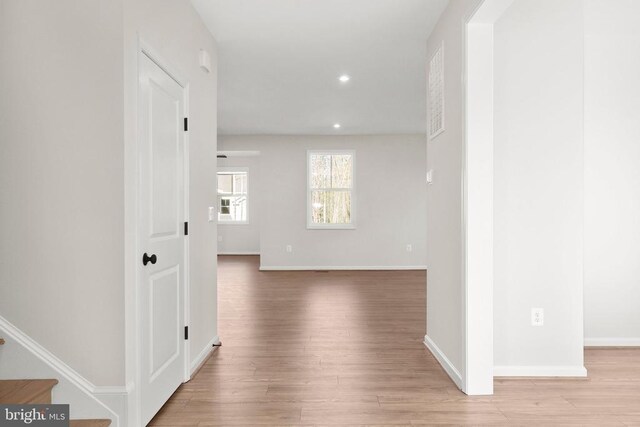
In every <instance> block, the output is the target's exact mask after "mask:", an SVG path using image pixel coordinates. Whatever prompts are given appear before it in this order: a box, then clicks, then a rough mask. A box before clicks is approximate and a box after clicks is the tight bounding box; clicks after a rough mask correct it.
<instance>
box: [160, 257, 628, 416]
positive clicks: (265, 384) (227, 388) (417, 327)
mask: <svg viewBox="0 0 640 427" xmlns="http://www.w3.org/2000/svg"><path fill="white" fill-rule="evenodd" d="M218 289H219V303H218V306H219V316H218V318H219V322H220V324H219V331H220V337H221V339H222V341H223V346H222V347H221V348H220V349H219V350H218V351H217V352H215V353H214V354H213V356H212V357H211V358H210V359H209V360H208V361H207V362H206V364H205V365H204V366H203V367H202V369H201V370H200V371H199V372H198V374H197V375H196V376H195V378H194V379H193V380H191V381H190V382H189V383H187V384H184V385H182V386H181V387H180V388H179V389H178V391H176V393H175V394H174V396H173V397H172V398H171V400H170V401H169V402H168V403H167V404H166V405H165V407H164V408H163V409H162V410H161V411H160V413H158V415H157V416H156V417H155V418H154V420H153V421H152V423H151V425H156V426H214V425H247V426H259V425H278V426H280V425H317V426H321V425H429V424H450V425H461V424H467V425H480V424H485V425H597V426H605V425H637V426H640V349H606V350H603V349H590V350H587V351H586V354H585V357H586V365H587V369H588V370H589V378H588V379H502V380H496V382H495V395H493V396H489V397H468V396H465V395H464V394H463V393H461V392H460V391H459V390H458V389H457V388H456V387H455V385H454V384H453V383H452V382H451V381H450V380H449V378H448V377H447V375H446V374H445V373H444V371H442V369H441V368H440V366H439V365H438V363H437V362H436V360H435V359H434V358H433V356H431V354H430V353H429V352H428V351H427V350H426V349H425V347H424V345H423V344H422V340H423V337H424V332H425V306H426V304H425V273H424V272H423V271H403V272H398V271H394V272H383V271H380V272H364V271H363V272H335V271H332V272H259V271H258V258H257V257H246V256H245V257H240V256H237V257H233V256H225V257H219V284H218Z"/></svg>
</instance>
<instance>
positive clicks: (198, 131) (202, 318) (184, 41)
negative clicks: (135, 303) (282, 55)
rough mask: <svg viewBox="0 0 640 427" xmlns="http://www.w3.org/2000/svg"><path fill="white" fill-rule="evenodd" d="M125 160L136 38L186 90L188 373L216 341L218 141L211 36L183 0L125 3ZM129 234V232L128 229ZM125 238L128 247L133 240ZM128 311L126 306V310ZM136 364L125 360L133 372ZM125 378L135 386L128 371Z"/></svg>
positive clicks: (131, 150)
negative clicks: (205, 59) (201, 59)
mask: <svg viewBox="0 0 640 427" xmlns="http://www.w3.org/2000/svg"><path fill="white" fill-rule="evenodd" d="M124 28H125V39H124V46H125V47H124V49H125V52H124V54H125V68H124V73H125V117H126V121H125V148H126V150H125V162H126V165H127V166H128V169H127V171H133V170H134V166H133V163H135V138H136V129H137V123H136V121H135V117H136V115H137V108H138V106H137V99H136V92H137V88H138V70H137V55H138V52H137V46H138V37H139V38H140V39H141V40H143V41H144V42H145V43H146V44H147V45H149V46H151V48H153V49H154V50H155V51H156V52H157V53H158V54H159V55H160V56H161V57H162V58H163V59H164V61H166V62H167V63H168V64H169V65H170V67H171V69H172V70H175V71H176V72H177V73H178V74H179V75H180V76H182V77H183V78H184V79H186V80H187V81H188V84H189V101H188V105H189V181H190V182H189V254H190V262H189V276H190V302H191V309H190V325H189V340H190V350H191V362H192V367H195V366H196V365H197V363H198V361H199V359H198V357H199V356H200V355H202V354H203V351H207V350H209V349H211V342H212V341H213V340H215V339H216V337H217V294H216V265H217V264H216V252H217V245H216V240H217V239H216V234H217V233H216V224H215V222H209V221H208V208H209V206H216V188H215V182H216V152H217V147H216V144H217V143H216V141H217V120H216V117H217V113H216V109H217V105H216V99H217V49H216V43H215V40H214V39H213V36H212V35H211V34H210V33H209V31H208V30H207V28H206V27H205V26H204V24H203V22H202V20H201V18H200V16H199V15H198V14H197V13H196V11H195V9H194V8H193V7H192V5H191V3H190V2H189V1H188V0H180V1H176V0H131V1H127V2H125V8H124ZM200 49H205V50H206V51H207V52H208V53H209V54H210V55H211V56H212V65H213V72H212V73H205V72H203V71H202V70H201V69H200V67H199V65H198V54H199V51H200ZM126 182H127V184H129V186H128V187H127V192H126V194H125V198H126V201H127V208H128V209H129V210H128V211H127V215H126V219H127V221H128V222H127V225H128V226H131V225H132V224H133V223H135V220H136V217H135V213H134V212H133V211H132V208H133V207H134V206H135V199H134V198H133V195H134V194H133V192H132V190H134V186H132V185H130V184H132V183H133V182H135V181H134V180H133V177H131V176H127V181H126ZM128 229H130V228H128ZM128 237H129V240H127V242H128V243H130V245H129V246H128V248H131V247H133V242H135V236H128ZM128 259H130V260H133V262H132V263H130V264H127V270H126V273H127V276H126V277H127V279H128V282H127V301H129V302H130V301H131V300H132V298H134V295H133V286H134V284H133V281H134V280H135V268H136V263H137V262H138V255H137V254H134V256H130V257H129V258H128ZM130 308H131V305H128V309H130ZM133 319H135V314H134V313H132V312H131V310H129V311H128V313H127V322H128V323H127V324H128V327H127V334H128V336H127V340H128V342H129V343H130V344H131V345H135V343H136V341H135V337H134V336H132V335H131V333H132V332H133V328H130V327H129V326H133ZM133 363H134V361H133V360H128V361H127V364H128V366H132V365H133ZM127 377H128V380H129V381H131V380H133V378H132V376H131V372H129V371H128V372H127Z"/></svg>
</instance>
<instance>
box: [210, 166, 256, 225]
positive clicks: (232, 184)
mask: <svg viewBox="0 0 640 427" xmlns="http://www.w3.org/2000/svg"><path fill="white" fill-rule="evenodd" d="M248 175H249V174H248V171H247V169H244V168H234V169H223V170H220V171H219V172H218V222H219V223H220V224H246V223H247V221H248V217H247V207H248V205H249V203H248V197H249V191H248V187H249V186H248Z"/></svg>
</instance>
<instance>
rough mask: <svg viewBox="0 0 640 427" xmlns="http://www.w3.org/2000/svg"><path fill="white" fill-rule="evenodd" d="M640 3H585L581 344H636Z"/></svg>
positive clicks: (639, 306)
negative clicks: (583, 294)
mask: <svg viewBox="0 0 640 427" xmlns="http://www.w3.org/2000/svg"><path fill="white" fill-rule="evenodd" d="M638 17H640V2H638V1H635V0H587V1H586V2H585V141H584V142H585V251H584V256H585V271H584V286H585V343H586V344H587V345H625V344H627V345H629V344H631V345H640V262H638V260H640V244H639V242H640V220H639V218H640V168H639V167H638V165H640V144H639V142H640V81H639V79H638V76H640V55H639V54H638V52H640V27H639V26H638V22H637V21H638Z"/></svg>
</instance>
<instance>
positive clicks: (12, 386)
mask: <svg viewBox="0 0 640 427" xmlns="http://www.w3.org/2000/svg"><path fill="white" fill-rule="evenodd" d="M4 343H5V341H4V339H2V338H0V346H2V345H4ZM56 384H58V380H55V379H43V380H0V403H4V404H17V405H28V404H44V405H48V404H51V403H52V402H51V391H52V390H53V387H55V386H56ZM110 424H111V420H97V419H89V420H71V421H70V423H69V426H70V427H109V425H110Z"/></svg>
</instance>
